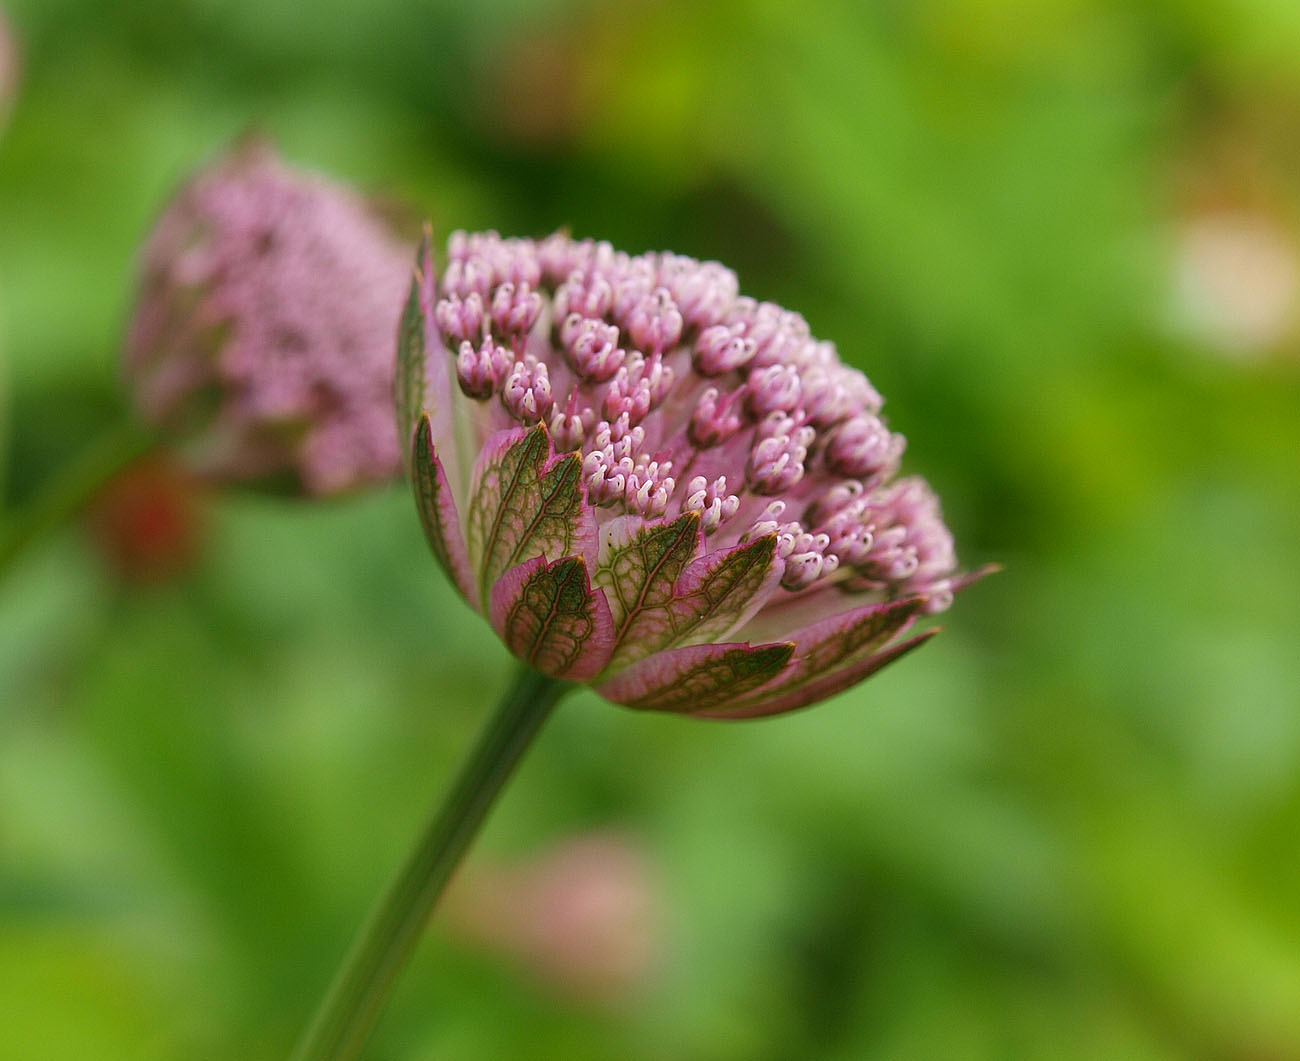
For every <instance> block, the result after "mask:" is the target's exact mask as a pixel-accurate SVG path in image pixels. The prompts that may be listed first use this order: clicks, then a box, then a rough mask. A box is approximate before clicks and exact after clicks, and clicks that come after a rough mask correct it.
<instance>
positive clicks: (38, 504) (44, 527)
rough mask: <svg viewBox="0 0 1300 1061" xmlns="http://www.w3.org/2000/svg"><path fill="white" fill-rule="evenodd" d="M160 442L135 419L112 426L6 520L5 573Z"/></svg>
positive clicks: (2, 538)
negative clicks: (123, 470)
mask: <svg viewBox="0 0 1300 1061" xmlns="http://www.w3.org/2000/svg"><path fill="white" fill-rule="evenodd" d="M155 445H157V441H156V439H155V438H154V437H153V435H151V434H150V433H149V432H148V431H146V430H145V429H144V428H142V427H141V426H140V425H139V424H136V423H135V422H133V421H128V422H126V423H123V424H119V425H117V426H116V427H113V428H110V429H109V430H108V431H106V432H105V433H104V434H103V435H101V436H100V437H99V438H97V439H95V440H94V441H93V442H91V443H90V445H88V446H87V447H86V448H85V449H84V450H83V451H82V452H81V453H79V454H77V456H76V457H74V458H73V459H72V460H71V461H69V462H68V463H67V464H66V465H65V466H64V467H63V468H60V469H59V470H58V471H57V472H56V473H55V474H54V476H53V477H52V479H51V480H50V482H49V483H48V484H47V485H46V486H45V488H44V489H43V490H41V491H40V492H39V493H38V494H37V495H36V497H34V498H33V499H32V500H31V501H29V502H27V504H26V505H25V507H23V508H21V509H19V510H18V512H17V513H16V514H15V515H14V516H12V517H6V518H5V520H4V523H3V525H0V578H2V577H4V575H5V574H6V573H7V572H8V570H9V568H10V566H12V564H13V563H14V561H15V560H17V558H18V556H19V555H20V554H21V553H22V551H23V550H24V549H26V548H27V546H29V545H31V544H32V543H33V542H35V541H38V540H39V539H40V538H41V537H42V536H44V535H45V534H47V533H49V532H50V531H52V530H54V529H55V528H56V527H59V526H62V525H63V524H64V523H66V522H67V521H68V520H69V519H71V518H72V517H73V516H74V515H76V514H77V512H79V511H80V510H81V509H82V508H84V507H85V506H86V504H87V503H88V502H89V501H90V499H91V498H93V497H94V496H95V494H96V493H97V492H98V491H99V490H100V488H101V487H103V485H104V484H105V483H106V482H108V480H109V479H111V478H112V477H113V476H114V475H116V474H117V473H118V472H120V471H121V470H122V469H123V468H125V467H126V466H127V465H128V464H130V463H131V462H132V461H134V460H136V459H137V458H139V457H142V456H144V454H146V453H148V452H149V450H151V449H153V447H154V446H155Z"/></svg>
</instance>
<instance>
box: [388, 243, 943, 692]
mask: <svg viewBox="0 0 1300 1061" xmlns="http://www.w3.org/2000/svg"><path fill="white" fill-rule="evenodd" d="M881 405H882V402H881V398H880V396H879V394H877V393H876V391H875V389H874V388H873V387H872V386H871V384H870V383H869V382H868V381H867V378H866V377H865V376H864V375H863V374H862V373H861V372H858V371H857V370H855V369H852V368H849V367H848V366H846V365H844V364H842V363H841V362H840V360H839V358H838V356H837V355H836V352H835V349H834V347H833V346H832V345H831V344H830V343H828V342H819V341H817V340H816V339H814V338H813V337H812V335H811V334H810V332H809V329H808V326H807V324H806V322H805V321H804V320H803V318H802V317H800V316H799V315H798V314H796V313H791V312H788V311H786V310H783V309H781V308H780V307H778V306H775V305H773V304H771V303H760V302H755V301H754V300H753V299H749V298H745V297H742V296H741V295H740V294H739V292H738V285H737V281H736V277H735V274H734V273H732V272H731V271H730V270H728V269H726V268H723V267H722V266H721V265H718V264H717V263H713V262H704V263H701V262H697V261H695V260H693V259H690V258H684V257H680V256H677V255H673V254H645V255H641V256H638V257H631V256H629V255H626V254H622V253H618V252H616V251H614V250H613V248H611V247H610V246H609V245H608V244H605V243H593V242H591V241H582V242H577V241H574V240H571V239H569V238H567V237H565V236H562V235H556V236H552V237H550V238H548V239H546V240H543V241H540V242H534V241H532V240H515V239H502V238H500V237H499V236H497V235H496V234H494V233H488V234H485V235H472V236H467V235H465V234H464V233H457V234H456V235H454V236H453V237H452V239H451V241H450V245H449V248H448V255H447V261H446V263H445V267H444V268H443V270H442V273H441V276H438V277H435V275H434V272H433V268H432V262H431V261H430V258H429V255H428V251H427V248H426V251H425V252H424V254H423V260H422V262H421V264H420V267H419V269H418V270H417V275H416V282H415V284H414V286H413V289H412V293H411V297H410V300H409V302H408V305H407V309H406V313H405V316H404V319H403V327H402V337H401V353H400V356H399V375H398V419H399V430H400V431H401V432H402V433H403V437H404V438H405V439H406V440H407V445H408V446H409V453H410V465H411V476H412V480H413V483H414V487H415V492H416V498H417V503H418V506H419V508H420V512H421V516H422V518H423V521H424V525H425V529H426V531H427V533H428V536H429V540H430V542H431V544H432V546H433V549H434V552H435V553H436V554H437V557H438V559H439V560H440V561H441V563H442V565H443V567H444V568H445V569H446V571H447V573H448V575H449V576H450V577H451V578H452V579H453V580H454V581H455V584H456V585H457V587H458V588H459V589H460V592H461V593H462V594H464V596H465V598H466V599H467V600H468V601H469V602H470V604H472V605H473V606H474V607H475V608H476V609H478V610H479V611H480V612H482V613H483V614H484V615H485V616H486V617H487V618H488V619H489V621H490V622H491V623H492V625H493V627H494V628H495V629H496V631H497V633H498V634H499V635H500V636H501V638H502V640H503V641H504V642H505V644H506V645H507V647H508V648H509V649H510V651H511V652H512V653H514V655H516V656H517V657H519V658H520V659H521V660H523V661H525V662H526V663H528V664H530V665H531V666H533V667H535V668H536V669H537V670H539V671H541V672H542V673H544V674H546V675H549V676H551V677H555V678H563V679H569V680H572V681H581V682H587V683H589V684H591V685H592V686H593V687H594V688H595V689H596V691H598V692H599V693H601V694H602V695H603V696H605V697H606V698H608V699H610V700H613V701H615V702H617V703H620V704H626V705H627V706H629V707H634V708H642V709H648V710H659V711H672V712H680V713H685V714H691V715H701V716H707V717H714V718H749V717H755V716H759V715H770V714H776V713H779V712H783V711H789V710H793V709H794V708H797V707H802V706H804V705H806V704H809V703H812V702H814V701H816V700H820V699H823V698H824V697H827V696H830V695H832V694H833V693H836V692H838V691H840V690H842V689H845V688H847V687H848V686H850V685H852V684H854V683H856V682H858V681H860V680H862V679H863V678H865V677H867V676H868V675H870V674H872V673H874V672H875V671H877V670H879V669H880V668H881V667H882V666H884V665H885V664H886V663H888V662H890V661H891V660H893V659H896V658H898V657H899V656H901V655H902V654H904V653H905V652H907V651H909V650H911V649H912V648H915V647H916V646H917V645H918V644H920V643H921V642H922V641H924V640H925V639H926V638H927V637H928V636H929V635H930V634H932V633H934V632H935V631H934V630H927V631H925V632H923V633H920V634H916V635H913V636H911V637H910V638H906V637H905V636H904V635H906V634H907V632H908V630H909V628H910V627H911V626H912V625H913V624H914V623H915V622H916V620H917V619H918V618H919V617H921V616H923V615H928V614H933V613H935V612H938V611H942V610H943V609H945V608H947V607H948V605H949V604H950V603H951V601H952V595H953V592H954V590H955V589H956V588H957V587H958V585H959V584H960V582H959V581H958V580H954V577H953V571H954V568H955V557H954V553H953V543H952V537H951V535H950V534H949V532H948V530H947V528H946V527H945V526H944V523H943V521H942V519H941V517H940V514H939V505H938V500H937V499H936V497H935V495H934V494H933V492H932V491H931V490H930V488H929V487H928V486H927V484H926V483H925V482H924V481H923V480H921V479H916V478H897V471H898V462H899V458H900V456H901V454H902V451H903V439H902V437H901V436H899V435H897V434H894V433H893V432H891V431H890V430H889V429H888V427H887V426H886V425H885V423H884V421H883V420H882V418H881V416H880V411H881Z"/></svg>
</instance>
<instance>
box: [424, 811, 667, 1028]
mask: <svg viewBox="0 0 1300 1061" xmlns="http://www.w3.org/2000/svg"><path fill="white" fill-rule="evenodd" d="M661 905H662V897H661V896H660V895H659V894H658V888H657V882H656V880H655V871H654V867H653V866H652V865H651V863H650V857H649V855H648V854H647V852H646V851H645V850H644V844H642V843H641V842H639V841H638V840H637V839H636V838H635V837H632V836H629V835H627V834H625V833H621V832H618V831H616V830H593V831H591V832H587V833H580V834H577V835H574V836H570V837H566V838H564V839H561V840H558V841H555V842H553V843H551V844H550V845H548V847H547V848H546V849H545V850H543V851H541V852H540V853H538V854H536V855H533V856H532V857H530V858H529V859H527V860H526V861H522V862H519V863H517V864H513V865H494V864H492V863H491V862H490V861H488V860H483V861H482V862H480V863H478V864H476V865H472V866H471V867H470V869H469V870H468V872H466V873H465V874H464V875H462V876H461V878H460V879H459V880H458V881H457V882H456V884H455V885H454V886H453V887H452V889H451V890H450V891H449V892H448V894H447V895H446V897H445V899H444V900H443V905H442V907H441V908H440V911H439V915H438V916H439V917H440V918H445V919H446V921H447V923H448V931H449V932H452V933H456V934H461V935H463V936H464V938H465V940H466V942H468V943H470V944H474V945H478V946H483V947H486V948H488V949H490V950H492V951H494V952H496V953H498V954H500V955H501V956H502V957H504V958H506V959H507V960H509V961H511V962H514V963H516V964H517V965H518V966H519V967H520V968H521V969H523V970H525V971H526V973H527V974H528V975H529V976H530V977H531V978H532V979H533V981H534V982H535V983H536V984H537V985H538V986H539V987H540V988H541V989H542V991H544V992H549V993H552V994H558V995H559V997H560V998H561V999H562V1000H565V1001H571V1002H576V1003H578V1004H584V1003H589V1002H594V1003H597V1004H599V1005H600V1006H612V1007H622V1006H625V1005H627V1004H628V1003H629V1001H631V1000H633V999H634V998H635V996H636V995H637V994H640V993H642V992H644V991H645V990H646V989H647V987H648V980H649V978H650V976H651V975H652V974H653V972H654V967H655V965H656V962H657V958H658V952H659V950H660V943H661V939H662V926H661V925H660V924H659V910H660V907H661Z"/></svg>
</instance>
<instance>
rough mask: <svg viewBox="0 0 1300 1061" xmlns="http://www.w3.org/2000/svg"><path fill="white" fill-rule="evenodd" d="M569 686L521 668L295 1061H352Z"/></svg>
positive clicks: (387, 894)
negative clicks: (487, 820)
mask: <svg viewBox="0 0 1300 1061" xmlns="http://www.w3.org/2000/svg"><path fill="white" fill-rule="evenodd" d="M570 688H571V685H570V684H569V683H568V682H563V681H558V680H556V679H554V678H547V677H545V676H543V675H541V674H538V673H537V672H536V671H534V670H532V669H531V668H529V667H523V666H521V667H520V668H519V671H518V673H517V674H516V676H515V679H514V681H513V683H512V684H511V686H510V688H509V689H508V690H507V691H506V694H505V696H504V697H502V699H501V702H500V704H498V705H497V709H496V713H495V714H494V715H493V716H492V718H491V720H490V721H489V722H488V723H487V725H486V726H485V727H484V728H483V731H482V733H481V734H480V735H479V738H478V743H477V744H476V745H475V747H474V750H473V751H472V752H471V753H470V757H469V759H468V760H466V762H465V763H464V765H463V766H462V767H461V772H460V775H459V776H458V777H457V778H456V781H455V783H454V784H453V786H452V788H451V791H450V792H449V793H448V794H447V796H446V798H445V799H444V800H443V801H442V803H441V805H440V806H439V807H437V808H436V809H435V811H434V813H433V814H432V816H431V817H430V818H429V820H428V822H427V824H426V825H425V827H424V830H423V831H422V832H421V834H420V836H419V838H418V840H417V841H416V844H415V847H414V848H413V849H412V851H411V853H410V854H409V855H408V856H407V860H406V863H405V865H403V866H402V868H401V869H400V870H399V871H398V873H397V876H396V877H394V878H393V880H392V882H391V883H390V884H389V886H388V890H387V891H386V892H385V893H384V895H383V897H382V898H381V899H380V900H379V903H378V905H377V906H376V907H375V909H374V910H373V911H372V912H371V915H370V918H369V920H368V921H367V922H366V924H365V926H364V927H363V928H362V930H361V932H360V934H359V935H358V936H357V939H356V941H355V942H354V943H353V945H352V950H351V952H350V953H349V954H348V956H347V958H346V959H344V962H343V965H342V967H341V968H340V969H339V971H338V973H337V975H336V976H335V978H334V982H333V984H331V986H330V989H329V992H328V994H327V995H326V996H325V999H324V1001H323V1002H322V1003H321V1006H320V1009H319V1010H317V1012H316V1017H315V1019H314V1020H313V1021H312V1023H311V1026H310V1027H309V1028H308V1029H307V1032H306V1034H305V1035H304V1036H303V1038H302V1039H301V1040H300V1041H299V1043H298V1047H297V1049H296V1051H295V1052H294V1055H293V1057H294V1059H295V1061H325V1059H329V1061H341V1059H345V1058H354V1057H356V1056H357V1055H358V1053H360V1051H361V1048H362V1046H364V1045H365V1042H366V1038H367V1037H368V1036H369V1034H370V1030H371V1028H372V1027H373V1026H374V1023H375V1020H376V1019H377V1018H378V1016H379V1011H380V1009H381V1008H382V1007H383V1004H384V998H385V996H386V995H387V994H388V989H389V988H390V987H391V986H392V983H393V981H394V980H395V979H396V978H397V975H398V973H399V972H401V970H402V967H403V966H404V965H405V964H406V961H407V959H408V958H409V957H410V955H411V952H412V951H413V950H414V949H415V945H416V943H417V942H418V940H419V938H420V934H421V933H422V932H423V930H424V926H425V923H426V922H427V921H428V919H429V914H430V912H431V911H432V910H433V907H434V905H435V904H436V903H437V901H438V897H439V896H440V895H442V892H443V889H444V888H445V887H446V885H447V882H448V880H449V879H450V878H451V875H452V873H453V872H454V871H455V869H456V866H457V865H458V864H459V863H460V860H461V858H462V857H463V856H464V854H465V851H466V850H467V849H468V848H469V845H470V844H471V843H472V842H473V840H474V837H475V835H477V833H478V830H479V827H480V826H481V825H482V824H483V820H484V819H485V818H486V817H487V814H488V811H489V810H490V809H491V807H492V804H493V802H494V801H495V800H496V798H497V796H498V795H499V794H500V793H501V790H502V789H503V788H504V787H505V783H506V781H507V780H509V778H510V775H511V773H512V772H513V771H514V768H515V766H516V765H517V764H518V762H519V760H520V759H521V758H522V757H523V754H524V752H525V751H527V749H528V746H529V745H530V744H531V743H532V740H533V738H534V737H535V736H536V735H537V732H538V730H539V729H540V728H541V726H542V723H543V722H545V721H546V719H547V718H548V717H549V716H550V713H551V710H552V708H554V707H555V704H556V703H557V702H558V701H559V699H560V697H561V696H563V695H564V694H565V693H566V692H567V691H568V690H569V689H570Z"/></svg>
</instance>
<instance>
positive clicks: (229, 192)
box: [126, 142, 411, 494]
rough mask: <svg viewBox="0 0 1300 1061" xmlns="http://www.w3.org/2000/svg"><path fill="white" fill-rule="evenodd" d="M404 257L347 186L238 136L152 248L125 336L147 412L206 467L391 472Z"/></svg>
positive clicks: (268, 474)
mask: <svg viewBox="0 0 1300 1061" xmlns="http://www.w3.org/2000/svg"><path fill="white" fill-rule="evenodd" d="M410 255H411V247H410V246H408V245H406V244H404V243H402V242H400V241H399V240H397V239H395V238H394V237H393V236H392V235H390V234H389V232H388V231H387V230H386V228H385V227H384V225H383V224H382V223H381V222H380V221H379V219H378V218H377V217H376V216H375V215H374V214H373V213H372V212H371V211H370V210H369V209H368V208H367V206H366V204H365V203H364V201H363V200H362V199H361V198H359V197H358V196H357V195H355V194H354V193H352V192H351V191H350V190H348V189H347V188H344V187H342V186H340V185H337V184H334V183H332V182H329V181H326V180H324V179H322V178H320V177H317V176H314V175H310V174H305V173H300V172H297V171H295V170H293V169H290V168H289V167H288V166H286V165H284V164H283V163H282V162H280V161H279V160H278V159H277V158H276V157H275V156H274V154H273V152H272V151H271V149H270V148H269V146H267V145H266V144H264V143H260V142H249V143H245V144H243V145H241V146H240V147H239V148H237V149H236V150H235V151H234V152H233V153H231V154H230V155H229V156H227V157H226V158H224V159H222V160H220V161H218V162H217V163H216V164H215V165H213V166H211V167H209V168H207V169H204V170H203V171H201V172H200V173H199V174H198V175H197V176H195V177H194V178H193V179H192V180H191V181H190V182H189V183H188V184H187V185H186V186H185V187H184V188H183V189H182V190H181V191H180V192H179V194H178V195H177V196H176V198H175V199H174V200H173V201H172V202H171V204H170V205H169V206H168V207H167V209H166V210H165V211H164V213H163V215H162V217H161V218H160V219H159V221H158V223H157V226H156V227H155V229H154V231H153V233H152V235H151V236H150V238H149V240H148V242H147V244H146V245H145V248H144V254H143V261H142V267H141V273H142V276H141V286H140V295H139V300H138V304H137V306H136V310H135V314H134V317H133V320H132V322H131V328H130V333H129V335H128V339H127V348H126V370H127V374H128V376H129V378H130V381H131V383H132V388H133V390H134V393H135V397H136V402H137V405H138V407H139V409H140V411H141V413H142V415H143V416H144V417H145V418H146V419H147V420H148V421H149V422H150V423H152V424H155V425H158V426H159V427H161V428H162V429H163V430H164V432H165V433H167V434H168V435H171V436H175V437H177V438H178V440H183V442H184V444H185V450H186V455H187V456H188V457H189V458H190V461H191V462H192V464H193V465H194V467H195V468H196V470H197V471H199V472H200V473H201V474H203V475H205V476H206V477H208V478H211V479H215V480H221V481H238V482H261V481H274V482H283V483H286V484H287V485H288V486H290V487H291V488H295V489H301V490H303V491H305V492H307V493H311V494H332V493H337V492H340V491H344V490H349V489H353V488H355V487H357V486H360V485H362V484H365V483H368V482H373V481H378V480H384V479H389V478H392V477H393V476H394V475H395V474H397V471H398V469H399V468H400V465H401V458H400V456H399V449H398V444H397V432H396V428H395V426H394V423H393V412H392V397H391V394H392V378H393V355H392V347H393V336H394V335H395V334H396V330H397V323H398V318H399V316H400V314H401V303H402V292H403V291H405V289H406V285H407V280H408V278H409V275H410Z"/></svg>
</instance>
